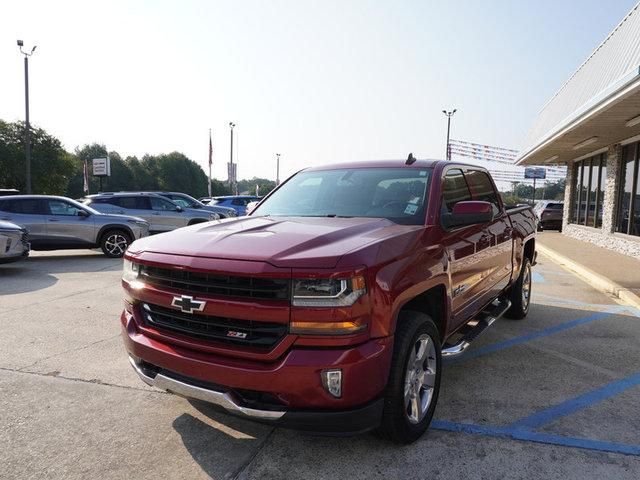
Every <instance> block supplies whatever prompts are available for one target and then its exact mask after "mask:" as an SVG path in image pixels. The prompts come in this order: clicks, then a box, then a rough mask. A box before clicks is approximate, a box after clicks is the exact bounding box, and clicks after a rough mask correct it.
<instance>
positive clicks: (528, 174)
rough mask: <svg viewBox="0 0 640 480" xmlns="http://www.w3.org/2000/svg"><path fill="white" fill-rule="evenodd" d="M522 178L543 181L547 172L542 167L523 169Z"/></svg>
mask: <svg viewBox="0 0 640 480" xmlns="http://www.w3.org/2000/svg"><path fill="white" fill-rule="evenodd" d="M524 178H532V179H534V180H544V179H545V178H547V170H546V169H544V168H543V167H527V168H525V169H524Z"/></svg>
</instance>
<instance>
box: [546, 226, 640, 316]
mask: <svg viewBox="0 0 640 480" xmlns="http://www.w3.org/2000/svg"><path fill="white" fill-rule="evenodd" d="M536 244H537V250H538V251H539V252H540V253H542V254H543V255H546V256H548V257H550V258H551V259H552V260H553V261H554V262H556V263H559V264H560V265H562V266H564V267H565V268H567V269H569V270H571V271H572V272H574V273H575V274H577V275H578V276H579V277H581V278H582V279H583V280H585V281H586V282H587V283H589V284H591V285H592V286H593V287H595V288H597V289H598V290H601V291H604V292H607V293H611V294H613V295H614V296H617V297H618V298H620V299H621V300H622V301H624V302H625V303H628V304H630V305H633V306H634V307H636V308H640V260H637V259H635V258H633V257H629V256H626V255H622V254H620V253H617V252H614V251H611V250H607V249H606V248H602V247H598V246H596V245H594V244H592V243H588V242H583V241H580V240H576V239H574V238H571V237H568V236H566V235H562V234H561V233H559V232H540V233H538V236H537V241H536Z"/></svg>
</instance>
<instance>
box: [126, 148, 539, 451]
mask: <svg viewBox="0 0 640 480" xmlns="http://www.w3.org/2000/svg"><path fill="white" fill-rule="evenodd" d="M410 158H411V157H410ZM413 160H414V159H413V158H411V159H410V160H408V161H407V162H402V161H383V162H366V163H351V164H339V165H332V166H325V167H320V168H309V169H306V170H302V171H300V172H298V173H297V174H295V175H293V176H292V177H291V178H289V180H287V181H286V182H285V183H283V184H282V185H280V186H279V187H278V188H277V189H276V190H274V191H273V192H272V193H271V194H269V195H268V196H267V197H266V198H265V199H264V200H262V201H261V202H260V204H259V205H258V206H257V207H256V208H255V209H254V210H253V211H252V213H251V214H250V215H249V216H247V217H242V218H236V219H226V220H221V221H215V222H209V223H205V224H200V225H194V226H192V227H186V228H181V229H179V230H175V231H173V232H170V233H164V234H161V235H157V236H153V237H148V238H144V239H141V240H137V241H136V242H134V243H133V244H132V245H131V246H130V247H129V250H128V251H127V253H126V255H125V261H124V273H123V278H122V284H123V287H124V290H125V302H124V305H125V307H124V312H123V313H122V317H121V322H122V332H123V337H124V342H125V345H126V348H127V350H128V352H129V356H130V362H131V364H132V366H133V368H134V369H135V370H136V372H137V373H138V375H139V376H140V378H141V379H142V380H143V381H144V382H146V383H148V384H149V385H155V386H156V387H158V388H161V389H163V390H167V391H170V392H173V393H175V394H178V395H181V396H185V397H190V398H196V399H200V400H204V401H207V402H210V403H212V404H215V405H218V406H219V407H222V409H224V410H226V411H227V412H230V413H233V414H237V415H240V416H243V417H245V418H250V419H254V420H258V421H264V422H270V423H272V424H274V425H279V426H285V427H289V428H297V429H302V430H308V431H313V432H318V433H327V434H335V433H358V432H365V431H368V430H372V429H378V431H380V432H381V433H382V434H383V435H385V436H387V437H389V438H391V439H393V440H395V441H398V442H404V443H407V442H411V441H414V440H416V439H417V438H418V437H420V435H422V433H423V432H424V431H425V430H426V429H427V428H428V426H429V424H430V422H431V418H432V416H433V412H434V410H435V406H436V402H437V399H438V391H439V388H440V377H441V374H442V366H441V365H442V358H443V357H444V356H451V355H458V354H461V353H462V352H464V351H465V349H466V348H467V347H468V346H469V345H470V344H471V342H472V341H473V340H474V339H475V338H476V337H477V336H478V335H479V334H480V333H481V332H482V331H483V330H485V329H486V328H487V327H488V326H490V325H491V324H492V323H493V322H494V321H495V320H496V319H497V318H499V317H500V316H502V315H503V314H505V315H506V316H508V317H511V318H523V317H525V316H526V315H527V312H528V310H529V301H530V294H531V266H532V265H533V264H535V258H536V251H535V231H536V219H535V216H534V214H533V212H532V211H531V209H530V208H529V207H522V208H517V209H513V210H506V209H505V206H504V205H503V203H502V200H501V198H500V195H499V194H498V192H497V191H496V188H495V185H494V183H493V181H492V179H491V177H490V175H489V174H488V173H487V171H486V170H485V169H483V168H480V167H477V166H471V165H463V164H457V163H452V162H442V161H413Z"/></svg>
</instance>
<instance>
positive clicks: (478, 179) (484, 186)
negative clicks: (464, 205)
mask: <svg viewBox="0 0 640 480" xmlns="http://www.w3.org/2000/svg"><path fill="white" fill-rule="evenodd" d="M465 177H466V178H467V182H468V183H469V188H470V189H471V193H472V195H473V199H474V200H478V201H482V202H489V203H490V204H491V205H493V214H494V215H496V214H497V213H499V212H500V202H499V200H498V194H497V193H496V190H495V188H493V184H492V183H491V179H490V178H489V175H487V174H486V173H485V172H483V171H481V170H470V171H468V172H467V173H465Z"/></svg>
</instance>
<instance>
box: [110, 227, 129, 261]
mask: <svg viewBox="0 0 640 480" xmlns="http://www.w3.org/2000/svg"><path fill="white" fill-rule="evenodd" d="M128 246H129V241H128V240H127V239H126V237H125V236H124V235H121V234H119V233H112V234H111V235H109V236H108V237H107V239H106V240H105V242H104V248H105V249H106V250H107V252H109V254H110V255H113V256H118V257H120V256H122V255H124V251H125V250H126V249H127V247H128Z"/></svg>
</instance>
